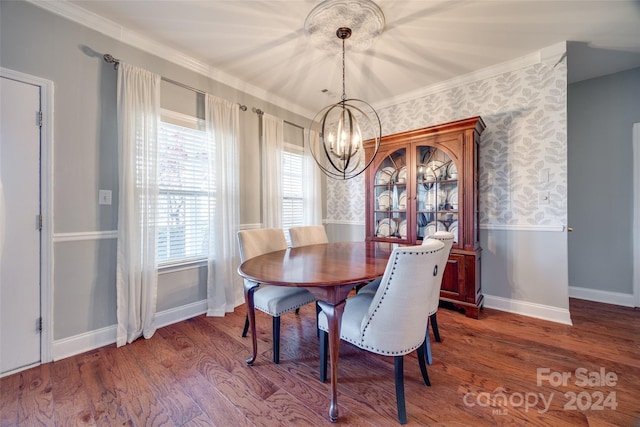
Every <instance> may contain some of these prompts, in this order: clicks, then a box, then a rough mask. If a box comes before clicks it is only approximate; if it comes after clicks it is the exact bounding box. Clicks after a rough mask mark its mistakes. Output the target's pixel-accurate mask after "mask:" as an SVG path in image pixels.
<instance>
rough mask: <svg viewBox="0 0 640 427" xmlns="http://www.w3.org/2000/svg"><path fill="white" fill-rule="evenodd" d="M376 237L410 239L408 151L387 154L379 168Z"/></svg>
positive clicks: (376, 193) (375, 202) (376, 200)
mask: <svg viewBox="0 0 640 427" xmlns="http://www.w3.org/2000/svg"><path fill="white" fill-rule="evenodd" d="M373 196H374V200H373V206H374V226H375V237H377V238H386V239H398V240H406V239H407V150H406V149H404V148H402V149H399V150H396V151H394V152H392V153H391V154H389V155H387V156H386V157H385V158H384V159H383V160H382V162H380V164H379V165H378V169H377V170H376V173H375V182H374V192H373Z"/></svg>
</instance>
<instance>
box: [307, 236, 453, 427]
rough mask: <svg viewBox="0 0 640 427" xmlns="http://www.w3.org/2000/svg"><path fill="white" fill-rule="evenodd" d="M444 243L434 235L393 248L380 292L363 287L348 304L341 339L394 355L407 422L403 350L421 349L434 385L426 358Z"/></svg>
mask: <svg viewBox="0 0 640 427" xmlns="http://www.w3.org/2000/svg"><path fill="white" fill-rule="evenodd" d="M443 252H444V243H442V242H439V241H437V240H430V241H429V242H426V243H424V244H423V245H418V246H405V247H398V248H395V249H394V250H393V252H392V253H391V256H390V257H389V261H388V262H387V267H386V269H385V272H384V275H383V276H382V279H381V281H380V285H379V286H378V289H377V290H376V292H375V293H373V294H371V293H358V294H356V295H355V296H353V297H351V298H348V299H347V301H346V304H345V308H344V313H343V316H342V323H341V326H340V339H342V340H344V341H347V342H349V343H351V344H353V345H355V346H357V347H359V348H361V349H363V350H367V351H370V352H372V353H376V354H381V355H385V356H393V357H394V371H395V389H396V404H397V408H398V420H399V421H400V423H401V424H405V423H406V422H407V412H406V407H405V398H404V374H403V361H404V355H405V354H409V353H411V352H412V351H414V350H416V349H417V350H418V351H417V357H418V362H419V365H420V371H421V373H422V377H423V380H424V383H425V385H427V386H430V385H431V383H430V382H429V375H428V374H427V368H426V363H425V350H424V343H425V333H424V331H425V330H426V328H427V322H428V320H429V314H428V312H427V311H426V310H425V303H426V304H427V306H430V305H431V301H430V299H431V298H433V295H434V293H435V292H434V288H436V287H438V286H439V285H438V283H437V281H438V273H439V271H438V270H439V265H438V264H439V261H440V259H441V257H442V253H443ZM318 327H319V328H320V329H321V330H322V331H323V332H322V333H321V337H320V380H321V381H323V382H324V381H325V380H326V376H327V351H328V348H327V347H328V345H327V344H328V335H327V330H328V324H327V317H326V316H325V314H324V313H320V316H319V319H318Z"/></svg>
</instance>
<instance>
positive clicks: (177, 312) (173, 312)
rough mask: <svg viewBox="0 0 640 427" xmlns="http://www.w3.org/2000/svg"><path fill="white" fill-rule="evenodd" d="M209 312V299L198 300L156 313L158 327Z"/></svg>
mask: <svg viewBox="0 0 640 427" xmlns="http://www.w3.org/2000/svg"><path fill="white" fill-rule="evenodd" d="M206 312H207V300H202V301H197V302H194V303H191V304H187V305H183V306H180V307H176V308H170V309H169V310H164V311H161V312H159V313H156V322H155V323H156V328H162V327H164V326H169V325H172V324H174V323H178V322H182V321H183V320H187V319H191V318H192V317H196V316H200V315H201V314H204V313H206Z"/></svg>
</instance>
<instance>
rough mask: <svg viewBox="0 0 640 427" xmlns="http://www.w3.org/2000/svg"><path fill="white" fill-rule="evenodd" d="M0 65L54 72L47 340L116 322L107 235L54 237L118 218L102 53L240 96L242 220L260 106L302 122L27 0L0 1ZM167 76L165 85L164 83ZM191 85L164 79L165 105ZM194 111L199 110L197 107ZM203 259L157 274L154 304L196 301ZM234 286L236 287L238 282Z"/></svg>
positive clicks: (111, 87)
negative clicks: (50, 333) (109, 201)
mask: <svg viewBox="0 0 640 427" xmlns="http://www.w3.org/2000/svg"><path fill="white" fill-rule="evenodd" d="M0 31H1V33H0V66H2V67H4V68H8V69H11V70H15V71H19V72H23V73H27V74H31V75H34V76H37V77H41V78H45V79H49V80H52V81H53V82H54V85H55V91H54V92H55V94H54V165H53V171H54V178H53V193H54V200H53V214H54V227H53V241H54V265H53V269H54V272H55V273H54V277H53V281H54V283H53V287H54V301H53V322H54V340H60V339H63V338H68V337H72V336H75V335H78V334H82V333H85V332H89V331H94V330H97V329H100V328H105V327H108V326H113V325H114V324H115V323H116V314H115V313H116V308H115V300H116V297H115V259H116V256H115V254H116V240H115V239H113V238H101V239H95V238H82V237H80V239H81V240H74V241H64V242H63V241H61V240H60V238H61V237H62V236H65V237H68V236H69V233H71V234H73V235H76V233H80V234H82V233H88V232H109V231H113V230H115V229H116V228H117V211H118V206H117V200H118V194H117V193H118V191H117V188H118V179H117V169H118V164H117V133H116V132H117V128H116V121H115V117H116V77H117V76H116V72H115V70H114V69H113V66H112V65H109V64H106V63H105V62H104V61H103V60H102V55H103V54H105V53H110V54H112V55H113V56H115V57H116V58H119V59H121V60H123V61H126V62H129V63H131V64H135V65H137V66H140V67H143V68H146V69H148V70H150V71H153V72H155V73H158V74H161V75H162V76H164V77H167V78H169V79H172V80H176V81H179V82H181V83H184V84H186V85H189V86H191V87H195V88H198V89H200V90H203V91H206V92H209V93H212V94H214V95H217V96H220V97H223V98H226V99H229V100H231V101H236V102H240V103H242V104H246V105H247V107H248V111H246V112H241V113H240V126H241V135H240V176H241V179H240V189H241V199H240V204H241V206H240V212H241V216H240V222H241V224H251V225H253V224H259V223H260V222H261V218H260V192H259V190H260V186H259V181H260V161H259V157H258V154H257V153H258V152H259V145H258V143H259V142H258V116H257V115H256V114H254V113H252V112H251V108H252V107H255V108H260V109H261V110H263V111H266V112H268V113H270V114H273V115H275V116H278V117H281V118H283V119H285V120H288V121H290V122H293V123H297V124H300V125H303V126H306V125H307V124H308V123H309V119H308V118H305V117H301V116H299V115H297V114H294V113H292V112H289V111H285V110H283V109H282V108H279V107H276V106H274V105H272V104H270V103H269V102H267V101H266V100H261V99H257V98H255V97H253V96H250V95H247V94H245V93H242V92H240V91H237V90H235V89H233V88H230V87H228V86H225V85H223V84H221V83H219V82H216V81H214V80H212V79H210V78H207V77H205V76H202V75H200V74H197V73H195V72H192V71H189V70H186V69H184V68H182V67H180V66H178V65H175V64H173V63H171V62H169V61H166V60H164V59H162V58H159V57H156V56H153V55H151V54H148V53H145V52H143V51H141V50H138V49H136V48H134V47H131V46H129V45H126V44H123V43H121V42H119V41H117V40H115V39H112V38H109V37H107V36H105V35H102V34H100V33H98V32H96V31H94V30H92V29H89V28H87V27H84V26H81V25H78V24H76V23H73V22H71V21H69V20H66V19H64V18H62V17H60V16H58V15H55V14H52V13H50V12H47V11H45V10H43V9H41V8H39V7H37V6H34V5H33V4H30V3H26V2H22V1H1V2H0ZM169 86H170V85H169ZM194 100H195V97H194V96H193V94H192V93H190V92H189V91H185V90H182V89H176V88H175V87H174V88H170V87H169V88H168V87H167V85H166V84H164V85H163V106H165V107H168V108H175V109H179V110H182V112H183V113H189V112H192V111H193V109H194V108H195V107H194ZM196 111H197V110H196ZM99 189H107V190H112V191H113V201H114V203H113V205H111V206H100V205H98V190H99ZM203 270H205V271H206V269H202V268H194V269H193V270H191V271H179V272H170V273H165V274H162V275H161V276H160V278H159V284H158V286H159V289H158V310H167V309H171V308H175V307H179V306H181V305H184V304H189V303H193V302H197V301H200V300H202V299H204V298H205V296H206V288H205V283H204V279H205V278H206V274H205V273H203ZM240 294H241V290H240Z"/></svg>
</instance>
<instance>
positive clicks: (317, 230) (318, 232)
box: [289, 225, 329, 336]
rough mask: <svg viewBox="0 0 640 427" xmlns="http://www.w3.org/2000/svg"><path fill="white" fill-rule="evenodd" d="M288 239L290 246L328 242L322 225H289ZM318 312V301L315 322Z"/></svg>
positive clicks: (318, 331) (318, 333)
mask: <svg viewBox="0 0 640 427" xmlns="http://www.w3.org/2000/svg"><path fill="white" fill-rule="evenodd" d="M289 239H290V240H291V247H292V248H297V247H299V246H309V245H321V244H324V243H329V238H328V237H327V231H326V230H325V228H324V226H322V225H303V226H300V227H291V228H289ZM319 313H320V306H319V305H318V302H316V324H317V322H318V314H319ZM317 335H318V336H320V330H319V329H318V330H317Z"/></svg>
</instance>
